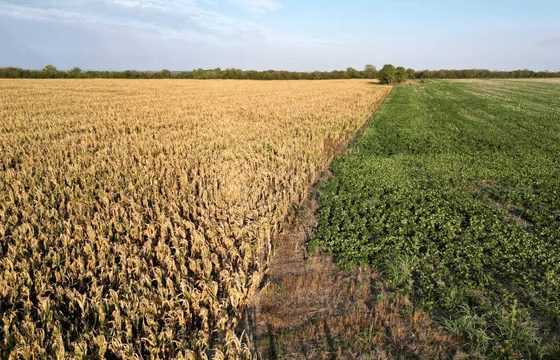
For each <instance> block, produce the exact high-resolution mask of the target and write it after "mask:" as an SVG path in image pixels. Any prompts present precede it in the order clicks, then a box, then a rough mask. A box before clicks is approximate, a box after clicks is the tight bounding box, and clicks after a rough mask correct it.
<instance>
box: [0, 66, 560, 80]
mask: <svg viewBox="0 0 560 360" xmlns="http://www.w3.org/2000/svg"><path fill="white" fill-rule="evenodd" d="M553 77H560V72H549V71H531V70H514V71H491V70H484V69H465V70H422V71H416V70H414V69H406V68H404V67H402V66H397V67H395V66H394V65H391V64H387V65H385V66H383V68H381V69H379V70H378V69H376V67H375V66H373V65H366V66H365V67H364V68H363V69H362V70H358V69H354V68H352V67H349V68H347V69H346V70H333V71H311V72H302V71H282V70H265V71H256V70H241V69H235V68H231V69H220V68H216V69H195V70H191V71H170V70H161V71H137V70H126V71H92V70H87V71H84V70H82V69H80V68H78V67H75V68H73V69H70V70H59V69H57V68H56V67H55V66H53V65H47V66H45V67H44V68H43V69H41V70H28V69H21V68H17V67H4V68H0V78H11V79H55V78H56V79H60V78H68V79H72V78H76V79H89V78H108V79H246V80H326V79H379V81H380V82H381V83H383V84H394V83H402V82H404V81H406V80H408V79H490V78H501V79H503V78H553Z"/></svg>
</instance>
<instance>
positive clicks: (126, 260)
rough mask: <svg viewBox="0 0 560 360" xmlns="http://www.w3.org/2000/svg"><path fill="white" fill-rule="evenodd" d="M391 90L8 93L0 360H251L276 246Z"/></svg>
mask: <svg viewBox="0 0 560 360" xmlns="http://www.w3.org/2000/svg"><path fill="white" fill-rule="evenodd" d="M389 89H390V88H389V87H382V86H378V85H372V84H370V83H369V82H367V81H361V80H357V81H348V80H334V81H316V82H311V81H309V82H306V81H300V82H298V81H276V82H253V81H181V80H147V81H144V80H136V81H127V80H80V81H72V80H1V81H0V341H1V345H0V357H1V358H20V357H21V358H31V357H37V358H38V357H43V356H49V357H51V356H52V357H55V356H56V357H58V358H64V357H67V358H76V357H88V358H89V357H94V358H95V357H115V356H116V357H119V358H145V357H150V358H195V357H196V358H204V357H216V358H220V357H233V356H235V357H245V356H249V355H250V354H249V353H248V350H247V349H246V348H245V347H244V346H243V345H242V344H241V343H240V341H239V339H238V337H237V336H236V335H235V333H234V329H235V327H236V323H237V320H238V319H237V316H238V315H239V313H240V309H242V308H243V307H244V306H245V305H246V304H247V303H248V301H249V298H250V297H251V295H252V293H253V292H254V291H255V289H256V287H257V286H258V285H259V283H260V281H261V278H262V275H263V270H264V269H265V267H266V262H267V258H268V256H267V252H268V248H269V246H270V241H271V239H273V238H274V237H275V236H276V235H278V234H279V232H280V231H281V229H282V228H283V226H285V225H286V221H287V220H286V219H287V218H288V215H289V213H290V211H291V209H292V208H293V206H294V205H296V204H298V203H300V202H301V201H302V200H303V199H304V198H305V197H306V194H307V189H308V187H309V184H310V183H312V182H314V181H315V179H316V178H317V176H318V175H319V172H320V171H321V169H323V168H324V167H325V166H326V165H327V164H328V162H329V161H330V160H332V158H333V156H334V155H335V153H336V151H337V148H338V147H339V146H340V145H341V144H343V143H344V142H345V141H347V140H348V139H349V138H350V137H351V136H352V134H353V133H354V132H355V131H356V130H357V129H358V128H359V127H360V126H361V125H363V124H364V122H365V121H366V120H367V119H368V117H369V115H370V113H371V112H372V109H373V108H374V106H375V104H377V103H378V102H379V101H380V100H381V99H383V98H384V97H385V95H386V94H387V93H388V91H389Z"/></svg>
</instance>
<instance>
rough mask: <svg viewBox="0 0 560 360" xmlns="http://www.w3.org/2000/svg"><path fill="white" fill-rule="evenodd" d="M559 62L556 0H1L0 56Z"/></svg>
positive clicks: (67, 61)
mask: <svg viewBox="0 0 560 360" xmlns="http://www.w3.org/2000/svg"><path fill="white" fill-rule="evenodd" d="M385 63H393V64H398V65H403V66H407V67H413V68H416V69H439V68H489V69H503V70H509V69H518V68H529V69H533V70H553V71H559V70H560V0H542V1H529V0H527V1H520V0H509V1H502V0H499V1H479V0H470V1H458V0H432V1H428V0H369V1H367V0H345V1H342V0H341V1H334V0H323V1H318V0H317V1H315V0H313V1H295V0H223V1H219V0H168V1H165V0H0V66H8V65H11V66H20V67H25V68H42V67H43V66H44V65H45V64H54V65H55V66H57V67H58V68H62V69H67V68H71V67H73V66H79V67H81V68H83V69H111V70H122V69H138V70H159V69H164V68H165V69H171V70H185V69H192V68H198V67H201V68H215V67H221V68H227V67H237V68H242V69H257V70H265V69H287V70H305V71H309V70H332V69H345V68H346V67H349V66H352V67H355V68H363V66H364V65H365V64H373V65H376V66H378V67H380V66H382V65H383V64H385Z"/></svg>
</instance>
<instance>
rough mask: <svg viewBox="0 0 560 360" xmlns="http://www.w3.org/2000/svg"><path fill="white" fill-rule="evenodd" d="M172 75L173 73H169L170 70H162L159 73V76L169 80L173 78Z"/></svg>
mask: <svg viewBox="0 0 560 360" xmlns="http://www.w3.org/2000/svg"><path fill="white" fill-rule="evenodd" d="M171 75H172V74H171V71H169V70H167V69H163V70H161V71H160V72H159V76H160V77H161V78H162V79H169V78H171Z"/></svg>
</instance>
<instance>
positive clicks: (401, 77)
mask: <svg viewBox="0 0 560 360" xmlns="http://www.w3.org/2000/svg"><path fill="white" fill-rule="evenodd" d="M407 78H408V77H407V74H406V69H405V68H403V67H402V66H399V67H398V68H396V69H395V82H396V83H397V84H400V83H402V82H405V81H406V79H407Z"/></svg>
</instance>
